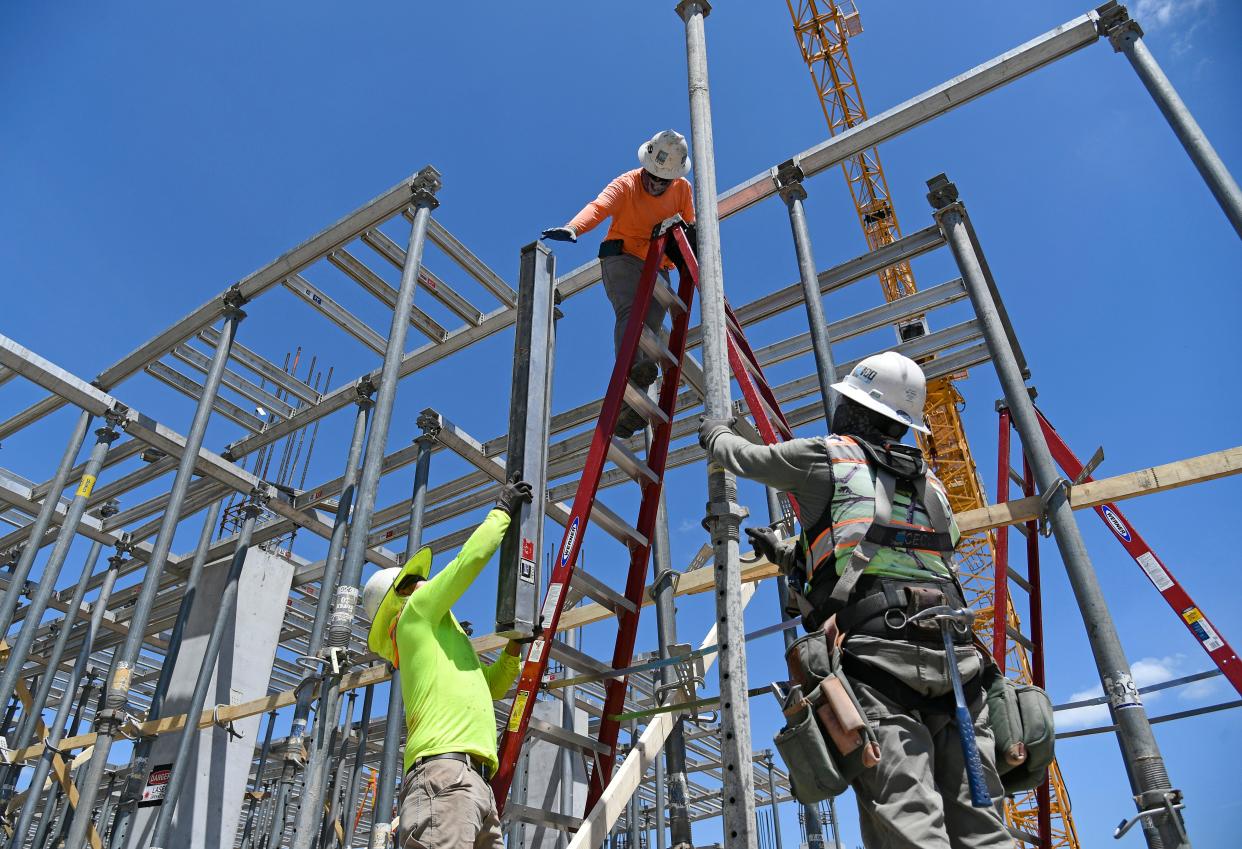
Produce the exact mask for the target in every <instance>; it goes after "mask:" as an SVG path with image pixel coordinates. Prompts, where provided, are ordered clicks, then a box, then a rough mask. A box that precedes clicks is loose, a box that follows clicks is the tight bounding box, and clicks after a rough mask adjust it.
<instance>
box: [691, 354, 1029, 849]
mask: <svg viewBox="0 0 1242 849" xmlns="http://www.w3.org/2000/svg"><path fill="white" fill-rule="evenodd" d="M832 389H833V390H835V391H836V392H837V393H838V395H839V398H838V404H837V407H836V411H835V413H834V415H833V420H832V433H831V434H829V435H828V436H826V437H818V438H813V439H794V440H790V441H788V442H781V443H777V444H774V445H768V446H765V445H754V444H752V443H750V442H748V441H747V440H745V439H743V438H741V437H739V436H737V435H736V434H734V433H733V432H732V429H731V427H730V423H729V422H724V421H720V420H707V421H704V422H703V426H702V428H701V429H700V433H699V438H700V442H701V443H702V444H703V447H704V448H706V449H707V452H708V454H709V456H710V458H711V460H712V461H714V462H716V463H719V464H720V465H721V466H723V467H724V468H726V469H728V470H729V471H731V472H733V473H734V474H736V475H739V476H741V477H745V478H750V479H753V480H756V481H759V482H761V483H763V484H766V485H767V486H770V487H772V488H774V489H776V490H779V491H783V492H787V493H789V494H790V495H792V496H794V497H795V498H796V499H797V501H798V504H799V506H800V508H801V511H802V516H803V519H804V521H806V522H809V523H810V524H809V525H807V526H805V527H804V528H803V532H802V535H801V538H800V539H799V540H798V541H797V542H795V541H793V540H780V539H778V538H777V536H776V535H775V533H774V532H773V531H772V530H771V529H770V528H747V529H746V533H747V535H748V536H749V537H750V539H751V541H752V542H753V544H754V547H755V550H756V552H758V553H760V554H763V555H764V556H766V557H767V558H768V559H769V560H771V561H772V562H773V563H775V564H776V565H777V566H778V567H779V568H780V569H781V570H782V571H783V572H784V573H785V574H786V575H787V576H788V578H789V583H790V587H791V589H794V590H795V591H796V592H795V593H794V595H795V598H796V599H797V603H798V605H799V610H798V612H799V613H801V614H802V617H803V623H804V625H805V626H806V627H807V630H808V631H809V632H815V631H817V630H819V629H821V628H822V629H824V631H825V632H828V633H831V634H832V635H833V636H832V638H831V640H830V641H835V642H836V644H837V645H839V646H840V648H841V654H840V657H841V664H842V667H843V670H844V674H845V676H846V678H847V680H848V682H849V684H850V685H851V686H852V687H853V691H854V693H855V695H856V698H857V702H858V705H859V707H860V708H861V709H862V712H863V714H864V715H865V719H866V723H867V724H868V725H869V726H870V727H871V729H872V730H873V732H874V740H875V742H876V743H878V746H879V757H878V759H873V760H875V761H876V762H875V763H874V765H872V766H871V767H870V768H867V769H862V770H861V771H860V773H859V774H858V775H857V777H855V778H853V780H852V786H853V788H854V790H855V794H856V797H857V800H858V812H859V820H860V823H861V827H862V833H863V838H864V842H865V843H866V845H867V846H868V847H870V848H871V849H877V847H885V849H949V847H970V849H983V847H997V849H1000V847H1006V849H1010V847H1012V846H1013V839H1012V838H1011V837H1010V836H1009V834H1008V832H1007V831H1006V828H1005V825H1004V823H1003V821H1002V820H1001V817H1000V815H999V814H998V812H997V809H996V807H995V806H986V807H973V806H972V804H971V795H970V791H969V789H968V782H967V775H966V763H965V760H964V755H963V750H962V747H961V745H960V744H959V738H958V735H957V727H956V725H955V719H954V697H953V693H952V682H951V680H950V676H949V671H950V670H949V668H948V666H947V663H954V664H956V665H957V669H958V671H959V672H960V679H961V681H963V682H965V686H964V690H965V696H966V699H967V704H968V705H969V711H970V716H971V718H972V719H973V724H974V728H975V736H976V739H977V740H978V748H979V751H980V753H981V755H982V760H983V774H984V778H985V780H986V784H987V789H988V794H989V796H990V797H991V798H993V799H995V798H997V797H999V796H1001V795H1002V787H1001V781H1000V777H999V776H998V774H997V771H996V765H995V754H994V747H993V744H992V737H991V731H990V729H989V726H988V722H987V706H986V702H985V700H984V697H983V694H982V692H981V690H982V688H981V685H980V681H981V678H982V675H981V674H980V673H981V671H982V663H983V660H982V658H981V656H980V654H979V652H978V651H977V650H976V648H975V647H974V645H973V644H972V637H971V632H970V629H969V628H965V627H963V628H961V630H960V632H958V633H957V636H956V637H954V638H953V641H952V642H953V648H954V655H955V656H954V657H953V658H952V659H947V652H946V648H945V646H946V642H945V640H944V639H943V638H942V632H941V630H940V629H939V628H938V627H937V625H936V624H935V623H934V622H928V623H926V624H924V621H922V620H921V619H920V618H918V617H916V614H918V612H919V611H921V610H928V611H930V609H931V608H939V609H944V608H943V607H942V606H944V605H948V606H950V607H952V608H963V607H964V606H965V604H964V600H963V598H962V591H961V588H960V585H959V584H958V582H957V580H956V577H955V575H954V573H953V571H952V568H951V562H952V555H953V549H954V547H955V546H956V544H957V541H958V537H959V532H958V528H957V524H956V522H955V521H954V519H953V514H952V511H951V509H950V507H949V502H948V498H947V496H946V494H945V491H944V487H943V486H942V485H941V483H940V481H939V480H937V478H936V476H935V475H934V474H932V472H931V471H930V470H929V469H928V468H927V465H926V463H925V462H924V460H923V457H922V454H921V452H920V451H919V449H917V448H913V447H910V446H906V445H902V444H900V439H901V438H902V437H903V436H904V435H905V434H906V432H907V430H908V429H909V428H914V429H915V430H918V431H921V432H923V433H927V432H928V430H927V428H925V427H924V426H923V425H922V424H921V422H922V418H923V415H922V412H923V405H924V402H925V400H926V394H927V389H926V380H925V378H924V376H923V373H922V370H921V369H919V367H918V365H916V364H915V363H914V362H913V361H912V360H910V359H908V358H906V357H904V356H902V355H900V354H898V353H896V352H894V351H888V352H886V353H883V354H879V355H876V356H872V357H868V358H866V359H864V360H863V361H862V362H860V363H859V364H858V365H857V366H856V367H855V368H854V370H853V371H852V372H850V374H849V375H848V376H847V377H846V378H845V379H844V380H842V381H840V382H839V383H835V384H833V386H832ZM825 626H826V627H825Z"/></svg>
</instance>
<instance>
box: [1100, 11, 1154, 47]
mask: <svg viewBox="0 0 1242 849" xmlns="http://www.w3.org/2000/svg"><path fill="white" fill-rule="evenodd" d="M1095 13H1096V14H1097V15H1099V16H1100V17H1099V20H1098V21H1096V23H1095V31H1096V32H1098V33H1099V34H1100V35H1102V36H1104V37H1105V38H1107V39H1108V43H1109V44H1111V45H1112V46H1113V52H1114V53H1120V52H1121V51H1122V49H1123V48H1122V46H1121V42H1122V40H1123V39H1124V38H1125V37H1126V36H1127V35H1130V34H1133V37H1135V38H1142V37H1143V28H1142V27H1141V26H1139V22H1138V21H1136V20H1134V19H1133V18H1131V17H1130V10H1129V9H1127V8H1126V7H1125V6H1123V5H1121V4H1120V3H1118V2H1116V0H1109V2H1107V3H1105V4H1104V5H1103V6H1100V7H1099V8H1097V9H1096V10H1095Z"/></svg>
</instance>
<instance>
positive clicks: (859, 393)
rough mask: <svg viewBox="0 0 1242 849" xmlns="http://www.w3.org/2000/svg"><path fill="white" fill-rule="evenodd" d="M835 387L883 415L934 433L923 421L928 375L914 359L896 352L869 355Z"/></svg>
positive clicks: (833, 385) (925, 431) (848, 396)
mask: <svg viewBox="0 0 1242 849" xmlns="http://www.w3.org/2000/svg"><path fill="white" fill-rule="evenodd" d="M832 388H833V389H835V390H837V392H840V393H841V394H842V395H844V396H845V397H846V398H849V399H850V400H852V401H856V402H858V403H859V404H862V405H863V406H864V407H867V408H868V409H871V410H875V411H876V412H877V413H879V414H880V415H882V416H886V417H888V418H890V419H892V420H893V421H896V422H901V423H902V424H903V425H907V426H909V427H912V428H914V429H915V430H917V431H920V432H922V433H931V431H930V430H929V429H928V428H927V427H926V426H925V425H924V424H923V405H924V404H925V403H926V401H927V378H926V377H924V376H923V370H922V369H921V368H919V367H918V364H917V363H916V362H914V360H912V359H910V358H909V357H904V356H902V355H901V354H899V353H897V352H896V351H885V352H884V353H883V354H875V355H874V356H870V357H867V358H866V359H865V360H863V361H862V362H860V363H859V364H858V365H856V366H854V370H853V371H851V372H850V373H849V374H848V375H846V376H845V379H844V380H842V381H840V382H838V383H834V384H832Z"/></svg>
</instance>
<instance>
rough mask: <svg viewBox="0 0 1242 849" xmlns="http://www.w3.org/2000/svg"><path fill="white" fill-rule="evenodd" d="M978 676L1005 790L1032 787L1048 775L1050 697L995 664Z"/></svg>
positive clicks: (1051, 740)
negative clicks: (1004, 673)
mask: <svg viewBox="0 0 1242 849" xmlns="http://www.w3.org/2000/svg"><path fill="white" fill-rule="evenodd" d="M979 677H980V678H983V679H984V680H985V682H986V686H987V700H988V724H989V725H990V726H991V728H992V736H993V737H994V738H995V740H996V771H997V772H998V773H1000V777H1001V784H1002V785H1003V786H1004V788H1005V793H1006V794H1010V793H1017V792H1020V791H1022V790H1034V789H1035V788H1036V787H1038V786H1039V785H1040V784H1043V783H1044V779H1045V778H1047V777H1048V767H1049V765H1050V764H1051V763H1052V758H1053V755H1054V751H1053V749H1054V744H1055V741H1056V729H1055V728H1054V727H1053V714H1052V699H1050V698H1048V694H1047V693H1045V692H1044V691H1043V690H1041V689H1040V688H1039V687H1036V686H1035V685H1033V684H1024V683H1022V682H1020V681H1013V680H1011V679H1009V678H1006V677H1005V676H1004V675H1001V674H1000V670H998V669H997V668H996V666H995V665H994V664H989V665H988V667H987V668H986V669H985V670H984V672H983V674H982V675H980V676H979Z"/></svg>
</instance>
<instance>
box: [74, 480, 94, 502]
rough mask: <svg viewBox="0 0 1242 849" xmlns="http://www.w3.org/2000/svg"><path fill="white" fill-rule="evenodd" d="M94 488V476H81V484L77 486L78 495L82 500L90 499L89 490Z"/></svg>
mask: <svg viewBox="0 0 1242 849" xmlns="http://www.w3.org/2000/svg"><path fill="white" fill-rule="evenodd" d="M94 488H95V476H94V475H82V482H81V483H80V484H78V495H79V496H81V497H82V498H90V497H91V490H93V489H94Z"/></svg>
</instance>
